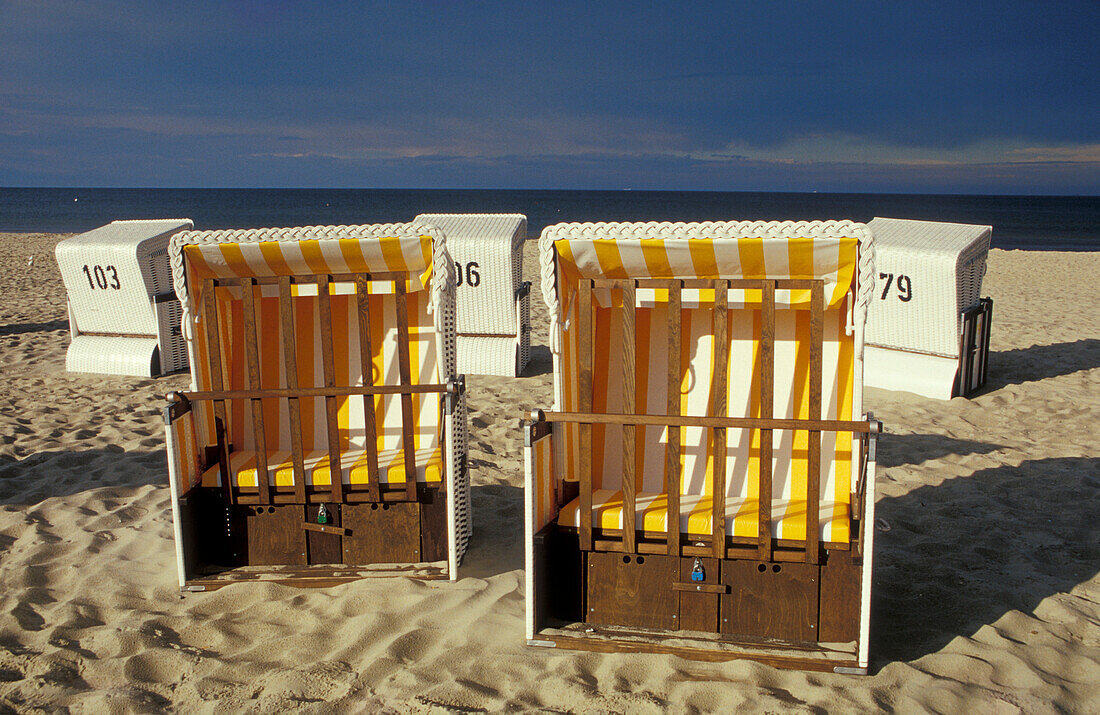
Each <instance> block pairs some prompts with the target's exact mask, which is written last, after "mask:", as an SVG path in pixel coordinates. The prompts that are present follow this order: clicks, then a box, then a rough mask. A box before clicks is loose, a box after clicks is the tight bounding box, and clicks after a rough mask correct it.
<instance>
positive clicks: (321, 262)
mask: <svg viewBox="0 0 1100 715" xmlns="http://www.w3.org/2000/svg"><path fill="white" fill-rule="evenodd" d="M298 248H299V249H300V250H301V251H302V258H303V259H305V262H306V265H307V266H309V270H311V271H313V273H315V274H316V275H321V276H323V275H326V274H328V273H331V272H332V270H331V269H330V268H329V265H328V261H326V260H325V255H324V254H323V253H322V252H321V242H320V241H318V240H316V239H310V240H306V241H298Z"/></svg>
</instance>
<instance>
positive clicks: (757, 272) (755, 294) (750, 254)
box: [737, 238, 768, 305]
mask: <svg viewBox="0 0 1100 715" xmlns="http://www.w3.org/2000/svg"><path fill="white" fill-rule="evenodd" d="M737 254H738V257H739V258H740V259H741V275H742V276H744V277H745V278H749V279H753V278H767V277H768V271H767V268H766V267H765V265H764V241H763V239H760V238H741V239H738V241H737ZM760 301H761V296H760V291H758V290H747V291H745V303H746V304H747V305H759V303H760Z"/></svg>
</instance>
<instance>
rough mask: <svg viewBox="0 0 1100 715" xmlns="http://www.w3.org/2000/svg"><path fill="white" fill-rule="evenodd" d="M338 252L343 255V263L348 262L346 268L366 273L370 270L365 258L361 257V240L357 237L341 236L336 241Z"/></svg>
mask: <svg viewBox="0 0 1100 715" xmlns="http://www.w3.org/2000/svg"><path fill="white" fill-rule="evenodd" d="M336 245H337V246H339V247H340V254H341V255H342V256H343V257H344V263H346V264H348V270H349V271H351V272H352V273H366V272H368V271H369V270H370V266H368V265H367V259H366V258H364V257H363V242H362V241H360V240H359V239H357V238H341V239H340V240H339V241H337V244H336Z"/></svg>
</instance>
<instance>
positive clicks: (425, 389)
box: [180, 383, 449, 400]
mask: <svg viewBox="0 0 1100 715" xmlns="http://www.w3.org/2000/svg"><path fill="white" fill-rule="evenodd" d="M448 389H449V388H448V386H447V385H444V384H442V383H439V384H434V383H433V384H426V385H405V386H401V385H374V386H373V387H366V386H361V385H350V386H349V385H336V386H333V387H300V388H296V389H289V388H286V389H284V388H272V389H268V390H201V391H196V392H181V393H180V394H181V395H183V396H184V397H186V398H187V399H189V400H250V399H253V398H258V397H343V396H349V395H351V396H355V395H400V394H402V393H406V392H407V393H409V394H410V395H411V394H417V395H420V394H429V393H438V392H446V391H447V390H448Z"/></svg>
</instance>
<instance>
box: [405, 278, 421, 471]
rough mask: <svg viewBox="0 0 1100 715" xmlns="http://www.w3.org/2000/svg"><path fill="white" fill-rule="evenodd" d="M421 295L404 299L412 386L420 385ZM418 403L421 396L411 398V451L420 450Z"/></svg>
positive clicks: (408, 296) (410, 294) (414, 294)
mask: <svg viewBox="0 0 1100 715" xmlns="http://www.w3.org/2000/svg"><path fill="white" fill-rule="evenodd" d="M422 295H423V293H409V294H408V295H407V296H406V298H407V301H408V309H409V310H408V314H409V379H410V381H411V382H412V384H414V385H419V384H420V360H421V355H420V311H421V306H420V296H422ZM420 403H421V396H420V395H413V396H412V420H413V427H412V434H413V449H414V450H417V449H420Z"/></svg>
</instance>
